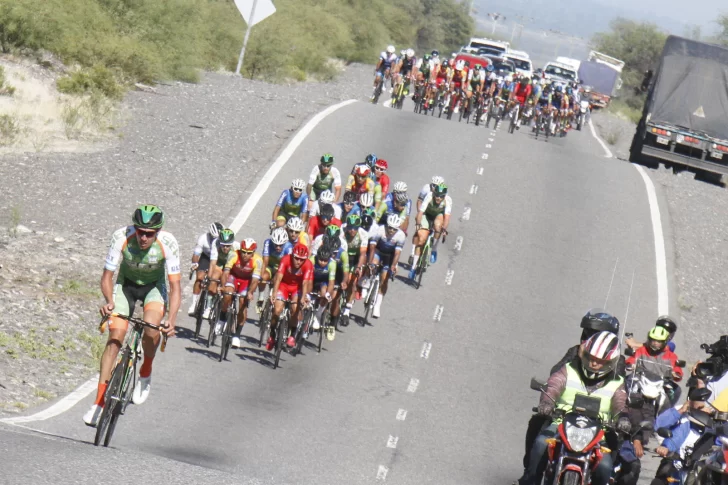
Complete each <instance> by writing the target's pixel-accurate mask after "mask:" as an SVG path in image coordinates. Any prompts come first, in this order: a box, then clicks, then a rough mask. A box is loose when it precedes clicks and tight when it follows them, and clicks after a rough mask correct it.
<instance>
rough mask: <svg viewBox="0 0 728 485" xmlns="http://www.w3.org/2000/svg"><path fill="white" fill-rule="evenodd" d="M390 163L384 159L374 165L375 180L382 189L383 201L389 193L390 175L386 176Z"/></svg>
mask: <svg viewBox="0 0 728 485" xmlns="http://www.w3.org/2000/svg"><path fill="white" fill-rule="evenodd" d="M388 168H389V163H387V161H386V160H384V159H383V158H380V159H378V160H377V163H375V164H374V179H375V181H376V182H377V183H378V184H379V185H380V186H381V187H382V199H383V198H384V197H386V196H387V193H388V192H389V175H387V174H386V172H387V169H388Z"/></svg>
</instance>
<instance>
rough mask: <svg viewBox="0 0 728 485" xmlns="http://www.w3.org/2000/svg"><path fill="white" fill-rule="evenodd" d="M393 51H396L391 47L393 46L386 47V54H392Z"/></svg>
mask: <svg viewBox="0 0 728 485" xmlns="http://www.w3.org/2000/svg"><path fill="white" fill-rule="evenodd" d="M395 50H396V49H395V48H394V46H393V45H388V46H387V54H394V51H395Z"/></svg>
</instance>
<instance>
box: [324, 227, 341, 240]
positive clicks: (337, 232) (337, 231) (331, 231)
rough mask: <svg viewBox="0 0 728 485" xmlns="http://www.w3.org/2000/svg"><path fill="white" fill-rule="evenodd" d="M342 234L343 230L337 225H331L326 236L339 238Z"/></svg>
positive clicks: (327, 228)
mask: <svg viewBox="0 0 728 485" xmlns="http://www.w3.org/2000/svg"><path fill="white" fill-rule="evenodd" d="M340 234H341V228H340V227H339V226H337V225H335V224H329V225H328V226H326V235H327V236H331V237H339V235H340Z"/></svg>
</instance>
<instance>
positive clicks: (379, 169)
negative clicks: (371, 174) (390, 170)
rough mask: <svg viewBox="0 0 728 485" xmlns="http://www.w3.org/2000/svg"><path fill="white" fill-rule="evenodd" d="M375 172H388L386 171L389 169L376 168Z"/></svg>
mask: <svg viewBox="0 0 728 485" xmlns="http://www.w3.org/2000/svg"><path fill="white" fill-rule="evenodd" d="M374 171H375V172H386V171H387V169H386V168H379V167H374Z"/></svg>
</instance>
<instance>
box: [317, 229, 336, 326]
mask: <svg viewBox="0 0 728 485" xmlns="http://www.w3.org/2000/svg"><path fill="white" fill-rule="evenodd" d="M311 262H312V263H313V291H314V292H315V293H318V296H319V300H318V303H317V306H316V310H315V311H316V317H315V319H314V321H313V328H314V330H318V329H320V328H321V320H322V318H323V314H324V310H326V305H327V304H328V303H329V302H330V301H331V300H332V299H333V297H334V284H335V280H336V269H337V262H336V259H334V257H333V254H332V249H331V248H330V247H329V246H328V245H326V244H324V245H322V246H321V247H319V248H318V251H316V253H314V255H312V256H311ZM326 337H327V339H329V340H331V338H330V335H326Z"/></svg>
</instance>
